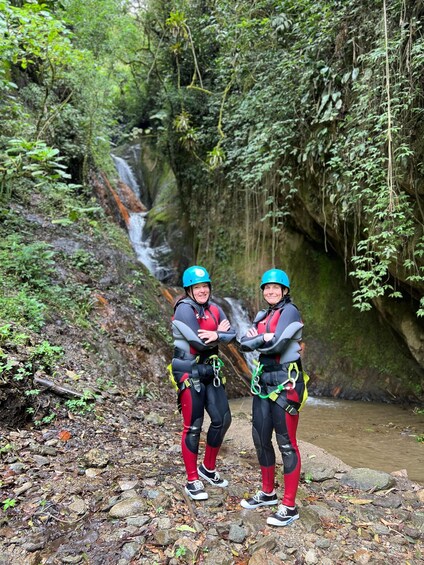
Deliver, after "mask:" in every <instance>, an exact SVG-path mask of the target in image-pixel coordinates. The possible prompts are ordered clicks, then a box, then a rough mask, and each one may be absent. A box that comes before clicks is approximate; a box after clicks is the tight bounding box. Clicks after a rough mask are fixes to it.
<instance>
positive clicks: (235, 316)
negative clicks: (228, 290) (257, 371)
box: [224, 296, 258, 370]
mask: <svg viewBox="0 0 424 565" xmlns="http://www.w3.org/2000/svg"><path fill="white" fill-rule="evenodd" d="M224 300H225V302H226V303H227V304H228V306H229V311H230V315H229V318H230V322H231V326H232V327H233V328H234V329H235V330H236V334H237V339H238V340H240V338H241V337H242V336H244V335H246V332H247V330H248V329H249V328H251V327H252V324H251V323H250V321H249V317H248V315H247V312H246V310H245V309H244V307H243V303H242V302H241V300H237V299H236V298H231V297H229V296H226V297H225V298H224ZM243 355H244V358H245V359H246V363H247V365H248V367H249V369H251V370H252V369H253V368H254V366H255V365H254V360H255V359H257V358H258V354H257V353H255V352H253V351H252V352H250V351H249V352H244V353H243Z"/></svg>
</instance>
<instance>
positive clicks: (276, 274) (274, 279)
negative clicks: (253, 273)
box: [261, 269, 290, 290]
mask: <svg viewBox="0 0 424 565" xmlns="http://www.w3.org/2000/svg"><path fill="white" fill-rule="evenodd" d="M270 283H275V284H281V285H282V286H285V287H287V288H290V281H289V277H288V276H287V274H286V273H285V272H284V271H282V270H281V269H270V270H269V271H265V273H264V274H263V275H262V280H261V289H262V290H263V288H264V286H265V285H266V284H270Z"/></svg>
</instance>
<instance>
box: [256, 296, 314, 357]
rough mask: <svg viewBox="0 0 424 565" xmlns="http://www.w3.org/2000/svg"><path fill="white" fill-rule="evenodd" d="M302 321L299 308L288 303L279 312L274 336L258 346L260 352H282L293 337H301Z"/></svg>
mask: <svg viewBox="0 0 424 565" xmlns="http://www.w3.org/2000/svg"><path fill="white" fill-rule="evenodd" d="M302 328H303V323H302V320H301V318H300V313H299V310H298V309H297V308H296V306H293V305H292V304H290V305H288V306H287V307H286V308H284V310H283V311H282V312H281V316H280V319H279V320H278V324H277V327H276V328H275V332H274V337H273V338H272V339H271V340H270V341H267V342H266V343H264V344H263V346H262V347H260V348H259V351H260V352H261V353H265V354H276V353H279V354H281V353H283V352H284V350H285V349H286V348H287V347H288V346H289V344H290V343H291V341H292V340H293V339H300V338H301V337H302Z"/></svg>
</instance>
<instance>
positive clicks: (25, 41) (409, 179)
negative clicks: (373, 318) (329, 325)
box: [0, 0, 424, 316]
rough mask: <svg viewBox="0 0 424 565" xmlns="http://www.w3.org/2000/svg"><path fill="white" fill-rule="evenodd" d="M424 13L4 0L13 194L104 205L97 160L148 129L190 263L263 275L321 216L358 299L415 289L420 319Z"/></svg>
mask: <svg viewBox="0 0 424 565" xmlns="http://www.w3.org/2000/svg"><path fill="white" fill-rule="evenodd" d="M423 15H424V6H423V2H422V0H419V1H416V0H366V1H363V0H352V1H351V2H349V3H347V2H345V1H344V0H319V1H316V0H314V1H312V0H296V1H295V0H238V1H237V2H227V1H225V0H192V1H190V0H174V1H169V0H147V1H145V2H144V1H139V2H137V1H131V2H130V1H126V0H96V1H94V0H85V1H83V0H61V1H59V2H53V1H51V2H50V1H46V2H37V1H35V0H32V1H29V2H24V1H19V0H16V1H9V0H6V1H5V0H1V1H0V33H1V38H2V40H1V47H0V119H1V123H2V128H1V132H0V196H1V199H2V202H3V203H6V202H10V200H11V199H19V198H21V199H22V198H25V194H28V192H31V191H33V190H34V189H35V188H36V189H37V190H45V191H50V193H53V194H55V195H56V197H57V200H58V201H60V202H62V206H65V207H66V206H68V208H67V209H66V211H65V212H66V213H67V214H68V219H69V221H72V218H75V206H73V207H72V206H70V205H69V203H68V201H67V200H66V198H62V197H61V196H60V195H63V194H67V195H69V194H70V193H71V194H74V195H76V196H78V198H83V199H84V203H85V204H81V206H80V210H81V209H85V208H84V206H85V207H86V208H88V209H90V190H89V182H90V171H92V170H94V169H102V170H105V171H106V172H108V171H109V172H110V171H111V170H112V165H111V161H110V156H109V153H110V148H111V145H113V144H121V143H123V142H125V141H131V140H133V139H143V140H146V141H147V142H148V143H150V144H153V145H154V146H155V147H156V149H157V150H158V151H162V152H165V153H166V154H167V155H168V158H169V160H170V162H171V165H172V167H173V170H174V173H175V176H176V178H177V182H178V199H179V203H180V209H181V211H183V212H182V214H183V216H184V218H183V219H184V222H185V226H186V229H187V230H188V231H191V232H192V233H193V234H195V246H194V249H193V259H194V260H196V261H199V262H201V261H205V262H208V263H209V262H212V259H213V262H214V264H215V265H216V267H214V268H216V269H217V271H219V269H220V265H221V266H225V268H226V269H228V267H232V268H233V269H234V270H235V271H236V270H237V269H238V270H239V271H240V265H241V264H242V265H244V266H245V265H246V264H249V265H255V266H256V265H257V266H258V269H260V268H261V261H262V258H263V257H264V256H266V257H267V259H268V260H269V261H270V262H271V263H274V262H276V261H277V259H278V246H279V244H280V242H281V241H282V240H284V233H285V230H286V229H289V228H290V227H293V226H295V227H296V228H297V229H303V228H302V224H305V226H306V224H307V223H309V224H310V225H312V228H310V229H309V234H310V232H311V230H312V231H313V230H314V229H316V228H317V227H320V230H319V231H320V233H321V235H322V238H323V244H324V246H325V247H326V248H333V249H336V250H337V252H339V253H340V254H341V255H342V256H343V258H344V261H345V265H346V273H347V275H348V276H350V277H352V279H353V280H354V281H355V282H356V290H355V291H354V296H353V300H354V304H355V305H356V306H357V307H358V308H359V309H361V310H367V309H369V308H371V306H372V302H373V300H377V299H378V298H379V297H381V296H383V295H384V296H390V297H392V298H394V299H398V298H399V297H401V296H402V295H403V296H405V295H406V296H409V297H410V298H411V299H412V300H413V301H414V302H415V304H416V306H415V310H416V313H417V315H418V316H422V315H423V314H424V298H423V292H422V291H423V288H424V266H423V254H424V238H423V202H422V199H423V193H424V185H423V173H424V171H423V162H424V161H423V151H424V146H423V142H422V138H423V123H424V121H423V84H424V81H423V78H424V77H423V74H424V65H423V62H424V38H423V28H422V21H423ZM70 208H72V209H70ZM79 213H81V212H79ZM3 214H6V212H5V211H3ZM72 214H73V215H72ZM305 216H307V217H308V222H306V221H303V223H302V218H303V220H304V218H305ZM229 228H230V229H229ZM305 230H306V228H305ZM306 231H307V230H306ZM200 242H201V245H200ZM249 276H252V279H253V278H254V279H255V280H256V278H257V273H256V272H255V269H252V270H251V271H249V273H247V274H246V277H247V279H249ZM246 282H247V283H248V282H249V280H247V281H246Z"/></svg>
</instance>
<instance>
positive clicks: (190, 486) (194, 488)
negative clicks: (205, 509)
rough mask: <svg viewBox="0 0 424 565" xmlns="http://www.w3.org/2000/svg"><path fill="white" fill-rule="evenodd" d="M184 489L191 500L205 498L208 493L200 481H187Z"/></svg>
mask: <svg viewBox="0 0 424 565" xmlns="http://www.w3.org/2000/svg"><path fill="white" fill-rule="evenodd" d="M184 490H185V491H186V493H187V494H188V495H189V497H190V498H192V499H193V500H206V499H207V498H208V493H207V492H205V491H204V489H203V483H202V481H193V482H192V483H187V484H186V486H185V488H184Z"/></svg>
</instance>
